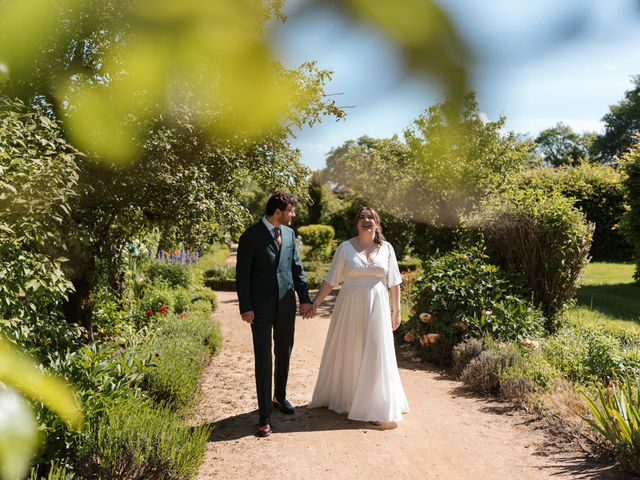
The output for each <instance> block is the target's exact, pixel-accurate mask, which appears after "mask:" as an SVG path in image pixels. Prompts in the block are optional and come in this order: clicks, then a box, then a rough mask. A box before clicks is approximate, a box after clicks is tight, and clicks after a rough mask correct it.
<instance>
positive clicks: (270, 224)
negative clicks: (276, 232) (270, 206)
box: [262, 217, 276, 231]
mask: <svg viewBox="0 0 640 480" xmlns="http://www.w3.org/2000/svg"><path fill="white" fill-rule="evenodd" d="M262 221H263V222H264V224H265V225H266V226H267V228H268V229H269V231H271V230H273V229H274V228H276V226H275V225H273V224H272V223H271V222H270V221H269V220H267V217H262Z"/></svg>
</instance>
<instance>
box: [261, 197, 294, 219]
mask: <svg viewBox="0 0 640 480" xmlns="http://www.w3.org/2000/svg"><path fill="white" fill-rule="evenodd" d="M296 203H298V201H297V200H296V197H294V196H293V195H291V194H290V193H287V192H276V193H274V194H273V195H271V198H269V200H268V201H267V209H266V212H267V216H270V215H273V214H274V213H275V212H276V210H282V211H283V212H284V211H285V210H286V209H287V205H291V206H295V205H296Z"/></svg>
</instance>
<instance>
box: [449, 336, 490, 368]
mask: <svg viewBox="0 0 640 480" xmlns="http://www.w3.org/2000/svg"><path fill="white" fill-rule="evenodd" d="M483 350H484V345H483V343H482V341H481V340H478V339H477V338H469V339H468V340H465V341H464V342H460V343H459V344H457V345H456V346H455V347H453V367H452V370H453V374H454V375H455V376H456V377H459V376H460V375H462V371H463V370H464V369H465V367H466V366H467V365H468V364H469V362H471V360H473V359H474V358H476V357H478V356H480V354H481V353H482V352H483Z"/></svg>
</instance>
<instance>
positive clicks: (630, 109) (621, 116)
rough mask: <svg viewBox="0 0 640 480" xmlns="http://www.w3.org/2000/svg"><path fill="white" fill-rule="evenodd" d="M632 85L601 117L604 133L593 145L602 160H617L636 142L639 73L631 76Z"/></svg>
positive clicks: (639, 112)
mask: <svg viewBox="0 0 640 480" xmlns="http://www.w3.org/2000/svg"><path fill="white" fill-rule="evenodd" d="M632 83H633V87H632V88H631V89H630V90H627V91H626V92H624V98H623V99H622V100H620V102H618V103H616V104H615V105H611V106H610V107H609V113H607V114H605V116H604V117H602V121H603V122H604V133H603V134H602V135H601V136H599V137H598V138H597V139H596V140H595V142H594V145H593V150H594V154H595V155H596V157H597V158H598V159H599V160H601V161H603V162H617V161H618V160H619V159H621V158H622V157H623V155H624V154H625V152H627V151H628V150H629V149H630V148H631V147H632V146H633V145H634V144H635V143H636V142H637V137H636V135H637V134H638V133H639V132H640V75H636V76H634V77H632Z"/></svg>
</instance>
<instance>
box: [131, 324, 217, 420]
mask: <svg viewBox="0 0 640 480" xmlns="http://www.w3.org/2000/svg"><path fill="white" fill-rule="evenodd" d="M171 321H175V320H171ZM141 355H143V356H146V355H151V356H152V357H155V364H156V366H155V368H151V369H149V370H148V371H147V373H146V375H145V382H144V389H145V390H146V391H147V392H149V394H150V395H151V397H152V398H153V399H154V400H155V401H156V402H158V403H162V404H166V405H167V407H168V408H171V409H174V410H181V409H183V408H185V407H187V406H189V405H190V404H191V402H192V401H193V397H194V392H197V391H198V382H199V381H200V376H201V374H202V371H203V369H204V365H205V362H206V360H207V355H206V349H205V348H204V347H203V342H202V341H201V340H199V339H197V338H194V337H192V336H190V335H180V336H178V337H176V336H175V335H171V336H168V335H165V334H163V332H162V331H161V330H160V331H158V332H157V333H156V334H155V335H154V337H153V338H152V339H151V341H150V342H149V343H148V344H147V345H145V346H143V347H142V349H141Z"/></svg>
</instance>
